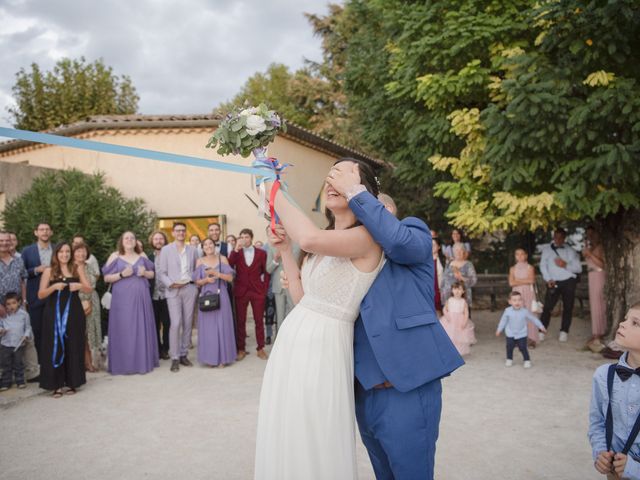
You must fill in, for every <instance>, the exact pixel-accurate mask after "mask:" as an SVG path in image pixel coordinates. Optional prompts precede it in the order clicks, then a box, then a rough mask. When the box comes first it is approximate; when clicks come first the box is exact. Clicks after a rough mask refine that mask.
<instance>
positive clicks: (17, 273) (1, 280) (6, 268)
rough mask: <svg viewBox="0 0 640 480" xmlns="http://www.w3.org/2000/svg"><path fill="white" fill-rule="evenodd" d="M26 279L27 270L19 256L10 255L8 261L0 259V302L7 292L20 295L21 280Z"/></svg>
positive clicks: (2, 301)
mask: <svg viewBox="0 0 640 480" xmlns="http://www.w3.org/2000/svg"><path fill="white" fill-rule="evenodd" d="M26 279H27V270H26V269H25V268H24V263H23V262H22V259H21V258H16V257H11V260H9V263H5V262H4V261H3V260H0V303H2V304H4V297H5V295H6V294H7V293H9V292H15V293H17V294H18V295H22V282H24V281H25V280H26Z"/></svg>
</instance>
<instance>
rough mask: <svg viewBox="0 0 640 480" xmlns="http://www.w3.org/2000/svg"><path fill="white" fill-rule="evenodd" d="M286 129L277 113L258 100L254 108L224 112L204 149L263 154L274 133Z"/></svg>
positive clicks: (225, 152)
mask: <svg viewBox="0 0 640 480" xmlns="http://www.w3.org/2000/svg"><path fill="white" fill-rule="evenodd" d="M286 131H287V128H286V125H285V123H284V122H283V121H282V118H281V117H280V115H278V114H277V113H276V112H275V111H274V110H269V108H268V107H267V106H266V105H265V104H264V103H261V104H260V105H258V106H257V107H246V108H242V109H236V110H234V111H232V112H230V113H228V114H227V115H226V116H225V118H224V120H222V122H220V125H219V126H218V128H217V129H216V131H215V132H214V134H213V136H212V137H211V138H210V139H209V143H207V148H215V147H218V150H217V152H218V153H219V154H220V155H230V154H234V155H237V154H240V155H242V156H243V157H245V158H246V157H248V156H249V155H250V154H251V153H252V152H253V154H254V155H255V156H256V157H257V158H263V157H265V149H266V146H267V145H268V144H269V143H271V142H272V141H273V139H274V138H275V136H276V135H277V134H278V132H286Z"/></svg>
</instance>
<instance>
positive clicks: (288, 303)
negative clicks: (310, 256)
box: [264, 227, 300, 343]
mask: <svg viewBox="0 0 640 480" xmlns="http://www.w3.org/2000/svg"><path fill="white" fill-rule="evenodd" d="M270 233H271V227H267V238H268V237H269V234H270ZM292 247H293V254H294V255H295V256H296V257H297V256H298V255H299V254H300V248H299V247H298V246H297V245H293V246H292ZM264 249H265V250H266V251H267V273H269V275H271V282H270V284H271V293H273V296H274V300H275V304H276V333H277V332H278V329H279V328H280V325H282V321H283V320H284V318H285V317H286V316H287V315H289V312H290V311H291V310H293V307H294V305H293V300H291V295H290V294H289V290H287V289H286V288H283V287H282V278H281V272H283V271H284V270H283V267H282V261H281V259H280V254H279V252H278V251H276V250H275V249H274V248H273V247H271V245H269V244H266V245H265V248H264ZM269 327H271V326H269ZM270 333H271V332H270V331H268V332H267V343H269V342H270V341H271V335H270Z"/></svg>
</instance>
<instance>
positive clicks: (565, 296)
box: [540, 228, 582, 342]
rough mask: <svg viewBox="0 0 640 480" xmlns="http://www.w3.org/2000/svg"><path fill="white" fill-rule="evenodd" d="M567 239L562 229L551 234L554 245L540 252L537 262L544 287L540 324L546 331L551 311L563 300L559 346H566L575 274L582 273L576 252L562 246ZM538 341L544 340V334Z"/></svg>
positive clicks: (573, 296) (571, 311) (573, 297)
mask: <svg viewBox="0 0 640 480" xmlns="http://www.w3.org/2000/svg"><path fill="white" fill-rule="evenodd" d="M566 237H567V232H566V231H565V230H564V229H562V228H556V230H555V231H554V232H553V242H551V243H550V244H549V245H546V246H545V247H544V248H543V249H542V258H541V259H540V272H541V273H542V278H544V281H545V282H546V283H547V293H546V294H545V297H544V308H543V310H542V315H541V316H540V320H541V321H542V324H543V325H544V326H545V328H548V327H549V322H550V321H551V311H552V310H553V308H554V307H555V306H556V303H558V300H559V299H560V298H561V297H562V325H561V326H560V337H559V340H560V341H561V342H566V341H567V339H568V336H569V328H571V317H572V316H573V302H574V301H575V298H576V285H577V283H578V274H579V273H580V272H582V264H581V263H580V256H579V255H578V252H576V251H575V250H574V249H573V248H571V247H570V246H569V245H566V244H565V239H566ZM540 339H541V340H542V339H544V334H543V335H542V336H541V337H540Z"/></svg>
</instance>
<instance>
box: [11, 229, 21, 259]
mask: <svg viewBox="0 0 640 480" xmlns="http://www.w3.org/2000/svg"><path fill="white" fill-rule="evenodd" d="M9 236H10V237H11V250H10V253H11V255H13V256H14V257H17V258H20V257H21V256H22V255H20V252H18V236H17V235H16V234H15V233H13V232H9Z"/></svg>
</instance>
